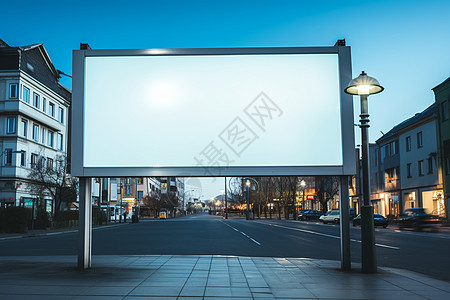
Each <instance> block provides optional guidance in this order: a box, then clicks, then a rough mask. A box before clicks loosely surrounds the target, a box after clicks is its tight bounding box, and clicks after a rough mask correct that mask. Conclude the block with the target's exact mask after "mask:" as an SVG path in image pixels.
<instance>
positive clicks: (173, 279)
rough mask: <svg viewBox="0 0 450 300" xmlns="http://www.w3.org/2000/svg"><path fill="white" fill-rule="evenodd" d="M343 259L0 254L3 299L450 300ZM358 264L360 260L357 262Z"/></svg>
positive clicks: (393, 273)
mask: <svg viewBox="0 0 450 300" xmlns="http://www.w3.org/2000/svg"><path fill="white" fill-rule="evenodd" d="M339 267H340V262H338V261H328V260H317V259H302V258H268V257H237V256H218V255H200V256H195V255H182V256H178V255H174V256H172V255H149V256H94V257H93V268H92V269H90V270H85V271H77V270H76V257H75V256H55V257H42V256H40V257H39V256H35V257H0V299H8V300H15V299H27V300H35V299H58V300H59V299H108V300H110V299H111V300H114V299H134V300H138V299H165V300H169V299H190V300H194V299H216V300H219V299H220V300H226V299H242V300H243V299H261V300H267V299H450V283H448V282H444V281H439V280H435V279H432V278H429V277H426V276H423V275H419V274H417V273H413V272H409V271H403V270H396V269H388V268H380V272H379V273H378V274H362V273H360V272H359V271H358V270H356V269H355V270H354V271H352V272H343V271H341V270H339ZM354 267H355V268H356V267H357V266H356V265H355V266H354Z"/></svg>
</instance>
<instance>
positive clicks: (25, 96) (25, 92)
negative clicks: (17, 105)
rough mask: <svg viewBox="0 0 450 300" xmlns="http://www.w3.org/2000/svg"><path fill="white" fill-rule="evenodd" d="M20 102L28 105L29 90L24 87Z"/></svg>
mask: <svg viewBox="0 0 450 300" xmlns="http://www.w3.org/2000/svg"><path fill="white" fill-rule="evenodd" d="M22 100H23V101H25V102H26V103H30V89H29V88H27V87H26V86H23V88H22Z"/></svg>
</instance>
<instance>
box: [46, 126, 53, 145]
mask: <svg viewBox="0 0 450 300" xmlns="http://www.w3.org/2000/svg"><path fill="white" fill-rule="evenodd" d="M47 145H48V146H49V147H52V148H53V131H50V130H49V131H48V134H47Z"/></svg>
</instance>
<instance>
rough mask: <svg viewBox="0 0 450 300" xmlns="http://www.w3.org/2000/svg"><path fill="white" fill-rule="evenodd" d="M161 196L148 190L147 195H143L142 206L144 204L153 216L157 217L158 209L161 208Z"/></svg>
mask: <svg viewBox="0 0 450 300" xmlns="http://www.w3.org/2000/svg"><path fill="white" fill-rule="evenodd" d="M160 199H161V196H160V194H159V193H157V192H155V191H150V193H149V194H148V195H145V197H144V199H143V200H142V201H143V203H144V206H146V207H147V208H148V209H149V210H150V211H151V212H153V216H154V217H155V218H157V217H158V213H159V210H160V209H161V201H160Z"/></svg>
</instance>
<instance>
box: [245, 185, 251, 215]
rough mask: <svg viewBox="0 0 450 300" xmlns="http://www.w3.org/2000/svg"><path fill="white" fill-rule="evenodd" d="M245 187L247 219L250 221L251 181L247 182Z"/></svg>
mask: <svg viewBox="0 0 450 300" xmlns="http://www.w3.org/2000/svg"><path fill="white" fill-rule="evenodd" d="M245 185H247V211H246V214H245V219H247V220H249V219H250V180H247V181H246V182H245Z"/></svg>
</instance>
